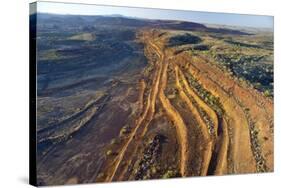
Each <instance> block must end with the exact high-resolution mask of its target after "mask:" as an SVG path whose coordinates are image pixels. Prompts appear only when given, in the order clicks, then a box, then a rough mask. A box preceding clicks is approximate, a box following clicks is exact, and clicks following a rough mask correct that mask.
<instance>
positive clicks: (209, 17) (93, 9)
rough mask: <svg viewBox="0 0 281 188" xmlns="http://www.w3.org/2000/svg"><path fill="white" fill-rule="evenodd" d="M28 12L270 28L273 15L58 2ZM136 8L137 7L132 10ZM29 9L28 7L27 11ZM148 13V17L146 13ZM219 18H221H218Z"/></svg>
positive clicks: (40, 4)
mask: <svg viewBox="0 0 281 188" xmlns="http://www.w3.org/2000/svg"><path fill="white" fill-rule="evenodd" d="M36 4H37V11H36V12H34V11H33V12H31V14H32V13H41V14H57V15H72V16H75V15H77V16H115V15H118V16H120V17H127V18H135V19H149V20H173V21H186V22H196V23H201V24H210V25H222V26H233V27H246V28H260V29H272V30H273V29H274V17H273V16H265V15H247V14H236V13H214V12H201V11H188V10H170V9H157V8H136V7H123V6H110V5H93V4H78V3H61V2H47V1H39V2H36ZM136 9H137V10H136ZM31 11H32V10H31ZM148 15H149V16H148ZM222 18H223V19H222Z"/></svg>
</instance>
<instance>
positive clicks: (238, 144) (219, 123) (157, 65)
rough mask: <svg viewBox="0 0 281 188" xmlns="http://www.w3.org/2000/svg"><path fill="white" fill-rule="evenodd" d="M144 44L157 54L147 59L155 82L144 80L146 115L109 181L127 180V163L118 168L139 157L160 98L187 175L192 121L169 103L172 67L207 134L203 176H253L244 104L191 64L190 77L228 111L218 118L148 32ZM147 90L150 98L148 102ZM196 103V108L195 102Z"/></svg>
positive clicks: (179, 87)
mask: <svg viewBox="0 0 281 188" xmlns="http://www.w3.org/2000/svg"><path fill="white" fill-rule="evenodd" d="M143 40H144V42H145V44H146V48H147V49H148V48H149V52H150V53H151V54H156V56H157V60H156V61H153V59H151V57H148V59H149V60H151V62H152V63H154V64H153V66H154V70H155V71H154V73H153V74H154V75H153V78H152V79H153V80H152V84H151V87H149V83H145V81H144V80H141V82H140V87H141V94H140V96H139V109H140V111H142V112H141V115H140V116H139V117H138V118H137V119H136V123H135V127H134V129H133V130H132V132H131V133H130V135H129V136H128V138H127V141H126V142H125V144H124V145H123V146H122V148H121V150H120V152H119V153H118V155H117V156H116V158H115V160H114V162H113V167H112V171H111V172H110V173H109V175H108V176H107V178H106V181H113V180H122V178H124V177H123V175H124V173H126V172H127V170H128V166H129V164H126V165H122V168H121V165H120V164H121V163H122V161H123V160H124V159H125V156H126V160H128V161H132V158H133V157H134V155H135V154H136V152H137V150H138V147H139V145H140V143H141V142H142V139H143V137H144V136H145V135H146V133H147V130H148V127H149V125H150V123H151V121H152V120H153V118H154V115H155V108H156V101H157V100H159V101H160V104H161V105H162V107H163V109H164V110H165V112H166V115H167V117H168V118H169V119H170V120H171V121H172V122H173V125H174V127H175V129H176V137H177V140H178V145H179V148H180V150H179V152H180V153H179V160H180V163H179V171H180V175H181V176H187V169H188V166H187V164H188V163H187V161H188V159H189V152H192V151H189V147H188V144H189V143H188V134H187V133H188V127H189V125H188V123H189V122H188V121H186V120H184V119H183V117H182V116H181V115H182V114H180V113H179V111H178V110H177V108H176V106H173V104H172V103H171V101H170V100H169V99H168V98H167V97H166V95H165V89H166V86H167V80H168V76H167V69H168V66H170V65H171V66H172V68H173V70H174V73H175V78H176V80H175V81H176V83H175V85H176V88H177V90H178V92H179V96H180V99H181V100H182V101H183V102H184V103H185V104H186V106H187V108H189V110H190V111H191V113H192V114H193V116H194V118H195V120H196V122H197V124H198V127H199V130H200V131H201V133H202V135H203V141H202V143H203V144H204V146H203V148H204V149H203V152H202V154H200V155H201V156H200V158H202V163H201V164H200V165H201V167H200V168H201V170H200V175H201V176H205V175H208V174H209V173H210V172H209V170H210V169H212V170H211V173H212V174H217V175H222V174H227V173H237V172H240V173H243V172H244V173H245V172H255V170H256V168H255V164H254V161H255V160H254V159H253V153H252V151H251V141H250V134H251V131H250V130H249V129H250V128H249V125H248V121H247V117H246V116H245V114H244V112H243V109H241V105H239V104H237V102H236V101H235V100H234V99H233V96H230V95H228V93H227V91H226V89H225V88H223V87H222V86H221V85H220V84H218V83H217V82H216V81H215V80H214V79H213V78H212V79H210V77H209V76H208V74H211V73H212V72H210V73H208V74H207V72H208V71H209V70H206V67H204V63H203V64H202V63H201V62H200V63H198V64H194V63H193V62H187V65H188V67H189V69H188V70H189V71H190V73H191V74H192V76H193V77H194V78H196V79H197V80H198V82H199V84H200V85H201V86H202V87H204V88H208V91H209V92H210V93H211V94H212V95H214V96H215V97H219V98H220V102H221V103H222V105H223V108H224V110H225V111H226V113H225V115H223V117H221V118H220V120H219V118H218V115H217V114H216V112H215V111H214V110H213V109H212V108H211V107H210V106H209V105H208V104H207V103H206V102H205V101H204V100H205V99H204V100H203V99H201V97H199V95H198V93H196V92H195V91H194V88H192V86H191V85H189V82H188V80H187V79H188V78H187V77H185V74H184V73H183V70H181V68H180V67H179V66H178V65H177V64H176V63H175V62H170V61H168V59H167V58H166V57H165V51H164V50H162V49H161V47H160V46H161V45H157V41H155V39H154V37H151V34H150V36H148V37H147V38H144V39H143ZM158 44H159V43H158ZM175 59H176V58H175ZM174 61H175V60H174ZM176 61H177V60H176ZM180 61H182V59H180ZM169 62H170V63H169ZM191 65H192V66H191ZM200 70H206V71H200ZM215 77H216V76H215ZM150 88H151V89H150ZM145 90H146V91H148V95H147V97H146V99H144V97H145V95H144V93H145ZM191 99H192V100H191ZM144 101H145V102H144ZM194 102H195V103H196V105H194V104H193V103H194ZM199 108H201V110H203V111H205V112H206V114H207V116H208V117H209V118H210V120H211V121H212V123H213V129H214V131H210V127H208V126H207V123H206V121H204V120H203V117H202V114H200V112H199ZM219 129H220V131H219ZM130 146H131V147H130ZM129 147H130V148H129ZM132 148H133V152H132V151H130V152H128V149H132ZM242 153H243V154H242ZM191 160H192V159H191ZM211 161H212V164H211ZM245 165H246V166H245ZM117 172H118V173H117ZM120 172H121V173H120ZM117 174H118V176H117Z"/></svg>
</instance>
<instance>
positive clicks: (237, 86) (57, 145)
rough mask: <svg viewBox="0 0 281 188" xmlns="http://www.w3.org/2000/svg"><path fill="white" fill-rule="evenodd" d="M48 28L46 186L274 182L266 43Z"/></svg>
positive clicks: (144, 28)
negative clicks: (248, 177) (194, 179)
mask: <svg viewBox="0 0 281 188" xmlns="http://www.w3.org/2000/svg"><path fill="white" fill-rule="evenodd" d="M39 19H42V20H44V22H45V24H42V25H39V29H38V30H39V35H38V37H39V39H38V41H39V42H38V48H39V54H38V58H39V61H38V77H37V82H38V92H37V93H38V99H37V103H38V105H37V122H38V125H37V151H38V154H37V160H38V182H39V184H40V185H54V184H74V183H91V182H111V181H126V180H143V179H159V178H172V177H188V176H207V175H224V174H238V173H256V172H272V171H273V167H274V164H273V133H274V127H273V95H272V93H273V89H272V85H273V83H271V79H268V80H267V81H268V82H264V83H262V84H257V80H255V79H252V78H253V76H251V73H252V72H256V70H257V66H258V71H259V72H260V73H261V74H262V76H261V77H260V79H262V78H263V77H267V76H269V77H271V76H272V75H271V74H272V72H271V66H273V62H271V60H272V52H271V50H272V48H271V43H270V40H269V39H268V38H270V37H268V36H267V35H265V34H264V35H263V34H259V35H257V36H255V35H252V34H251V35H250V34H248V33H244V32H241V31H238V30H235V31H234V30H229V29H219V28H216V29H213V28H210V27H206V26H204V25H202V24H196V23H189V22H176V21H157V20H156V21H148V20H136V21H135V22H134V19H128V18H119V17H118V18H111V17H110V18H106V17H105V18H103V17H83V16H82V17H75V16H66V17H63V16H59V15H57V16H52V15H41V16H39ZM94 21H96V22H94ZM76 22H79V23H80V24H81V28H77V27H76V24H75V23H76ZM113 22H114V23H115V25H114V24H113V25H111V23H113ZM117 22H118V23H120V25H127V27H122V28H121V27H118V25H116V23H117ZM39 23H40V22H39ZM54 23H56V24H55V25H54ZM59 23H64V24H66V25H67V26H68V27H62V26H61V25H60V24H59ZM91 23H95V24H94V25H91ZM54 28H55V30H54ZM50 31H53V33H52V32H50ZM55 31H56V32H55ZM191 33H192V34H191ZM217 34H218V35H217ZM262 36H264V37H262ZM230 37H231V38H232V41H240V42H235V43H233V42H229V40H230V39H229V38H230ZM246 39H247V40H246ZM267 40H269V42H267V43H266V41H267ZM242 41H243V42H242ZM245 41H248V42H249V44H248V43H246V42H245ZM251 41H255V44H250V42H251ZM171 44H172V45H171ZM238 44H239V45H241V44H243V45H242V46H240V47H239V46H237V45H238ZM261 44H267V45H264V46H262V45H261ZM240 48H242V49H240ZM233 54H236V55H237V54H238V55H237V56H239V58H238V60H237V61H235V59H236V56H235V55H233ZM240 56H242V57H240ZM257 56H262V58H257ZM219 57H220V58H219ZM222 57H224V58H222ZM241 59H242V60H241ZM228 60H229V61H228ZM242 61H243V62H242ZM251 61H257V62H258V63H257V62H254V64H255V66H253V67H251V66H250V67H248V65H251V63H250V62H251ZM235 62H236V63H238V64H239V65H238V64H234V63H235ZM246 65H247V66H246ZM245 71H246V72H245ZM247 71H248V72H247ZM245 75H247V76H245ZM248 78H249V79H248ZM269 83H270V84H269ZM267 90H269V91H270V92H269V94H268V92H265V91H267Z"/></svg>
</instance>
